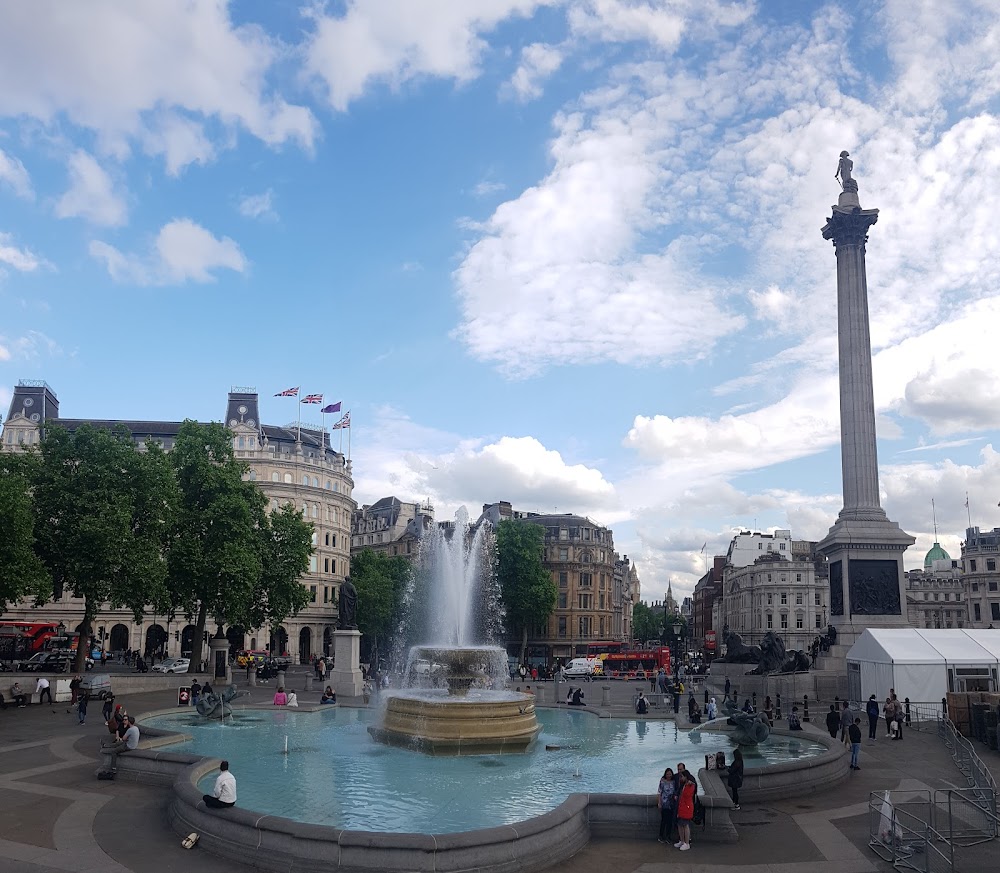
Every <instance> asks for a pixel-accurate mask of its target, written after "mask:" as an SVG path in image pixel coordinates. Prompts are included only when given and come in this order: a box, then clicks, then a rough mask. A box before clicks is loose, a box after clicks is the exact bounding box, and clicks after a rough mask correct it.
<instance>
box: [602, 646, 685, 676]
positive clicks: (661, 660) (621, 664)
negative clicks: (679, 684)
mask: <svg viewBox="0 0 1000 873" xmlns="http://www.w3.org/2000/svg"><path fill="white" fill-rule="evenodd" d="M587 657H590V658H599V659H600V661H601V667H602V672H603V673H604V675H605V676H608V677H609V678H611V679H648V678H649V677H650V676H655V675H656V674H657V673H658V672H659V671H660V668H661V667H662V668H663V670H664V671H665V672H666V673H668V674H669V673H670V649H669V647H667V646H650V647H648V648H642V649H635V648H630V647H629V646H628V645H627V644H626V643H621V642H599V643H590V644H589V645H588V646H587Z"/></svg>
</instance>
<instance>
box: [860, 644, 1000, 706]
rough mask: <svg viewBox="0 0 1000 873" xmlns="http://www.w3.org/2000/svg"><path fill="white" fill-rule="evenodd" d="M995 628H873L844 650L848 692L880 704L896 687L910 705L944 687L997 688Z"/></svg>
mask: <svg viewBox="0 0 1000 873" xmlns="http://www.w3.org/2000/svg"><path fill="white" fill-rule="evenodd" d="M998 672H1000V630H973V629H965V628H941V629H933V630H932V629H923V628H884V629H881V628H879V629H876V628H872V629H869V630H866V631H865V632H864V633H863V634H862V635H861V636H860V637H859V638H858V641H857V642H856V643H855V644H854V645H853V646H851V649H850V651H849V652H848V653H847V683H848V696H849V697H850V699H851V700H852V701H853V702H855V703H861V702H863V701H865V700H867V699H868V697H869V695H871V694H874V695H875V699H876V700H878V701H879V703H880V704H881V703H882V702H883V701H884V700H885V698H886V697H888V696H889V689H890V688H895V689H896V694H897V696H898V697H899V699H900V700H902V699H903V698H905V697H909V698H910V701H911V702H912V703H913V704H914V705H919V704H924V705H928V704H940V702H941V698H942V697H944V696H945V694H946V693H947V692H949V691H998V690H1000V684H998V679H997V677H998Z"/></svg>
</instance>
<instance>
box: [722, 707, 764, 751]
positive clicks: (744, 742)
mask: <svg viewBox="0 0 1000 873" xmlns="http://www.w3.org/2000/svg"><path fill="white" fill-rule="evenodd" d="M722 714H723V715H725V716H728V717H727V718H726V724H728V725H731V726H732V727H733V728H735V730H734V731H733V739H734V740H736V742H737V743H739V744H740V745H741V746H756V745H758V744H760V743H763V742H764V741H765V740H766V739H767V738H768V737H769V736H770V735H771V724H770V722H768V720H767V716H766V715H765V714H764V713H763V712H758V713H754V714H751V713H747V712H743V711H742V710H740V709H737V708H736V703H735V701H732V700H729V699H727V700H726V701H725V702H724V703H723V704H722Z"/></svg>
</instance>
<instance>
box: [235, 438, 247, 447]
mask: <svg viewBox="0 0 1000 873" xmlns="http://www.w3.org/2000/svg"><path fill="white" fill-rule="evenodd" d="M236 447H237V448H240V449H245V448H246V447H247V441H246V437H237V438H236Z"/></svg>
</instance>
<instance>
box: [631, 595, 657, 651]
mask: <svg viewBox="0 0 1000 873" xmlns="http://www.w3.org/2000/svg"><path fill="white" fill-rule="evenodd" d="M662 627H663V614H662V612H661V611H660V610H653V609H651V608H650V607H649V606H647V605H646V604H645V603H643V602H642V601H641V600H640V601H639V602H638V603H637V604H635V606H633V607H632V638H633V639H634V640H637V641H638V642H642V643H645V642H647V641H648V640H655V639H659V637H660V630H661V628H662Z"/></svg>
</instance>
